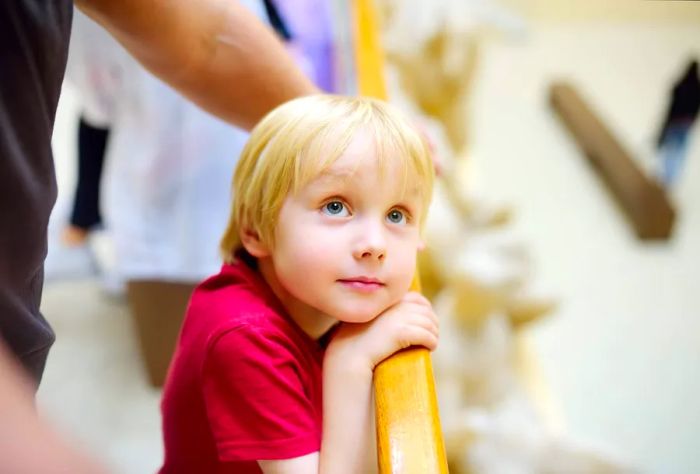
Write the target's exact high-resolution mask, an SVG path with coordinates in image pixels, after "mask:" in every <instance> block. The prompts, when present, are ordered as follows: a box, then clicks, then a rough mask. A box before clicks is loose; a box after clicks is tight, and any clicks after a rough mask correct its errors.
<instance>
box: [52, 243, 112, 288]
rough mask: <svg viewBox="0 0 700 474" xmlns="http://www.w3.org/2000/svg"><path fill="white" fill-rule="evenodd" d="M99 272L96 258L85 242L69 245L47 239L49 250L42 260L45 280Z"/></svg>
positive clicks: (88, 275)
mask: <svg viewBox="0 0 700 474" xmlns="http://www.w3.org/2000/svg"><path fill="white" fill-rule="evenodd" d="M98 273H99V269H98V266H97V260H96V259H95V255H94V253H93V252H92V250H91V248H90V246H89V245H87V244H83V245H75V246H69V245H65V244H63V243H62V242H59V241H58V240H54V239H50V240H49V252H48V255H47V256H46V261H45V262H44V278H45V280H46V282H52V281H59V280H75V279H80V278H90V277H94V276H96V275H97V274H98Z"/></svg>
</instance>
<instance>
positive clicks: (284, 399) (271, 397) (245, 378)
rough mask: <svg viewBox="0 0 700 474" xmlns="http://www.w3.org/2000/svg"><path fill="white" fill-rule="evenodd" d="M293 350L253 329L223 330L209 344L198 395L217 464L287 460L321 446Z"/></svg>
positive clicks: (272, 337) (310, 401) (311, 408)
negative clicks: (216, 456) (221, 333)
mask: <svg viewBox="0 0 700 474" xmlns="http://www.w3.org/2000/svg"><path fill="white" fill-rule="evenodd" d="M300 370H301V367H300V365H299V363H298V362H297V360H296V358H295V356H294V348H293V347H292V346H291V345H290V344H288V343H287V341H285V339H284V338H280V337H276V336H275V335H274V334H265V333H263V332H262V331H261V330H260V329H259V328H252V327H247V326H243V327H239V328H236V329H233V330H229V331H228V332H226V333H224V334H223V335H222V336H219V337H218V339H216V340H215V341H213V343H212V344H211V345H210V348H209V351H208V353H207V357H206V359H205V363H204V367H203V373H202V376H203V385H202V387H203V397H204V403H205V406H206V411H207V416H208V419H209V425H210V426H211V429H212V434H213V437H214V442H215V444H216V446H217V450H218V456H219V459H220V460H221V461H222V462H227V461H241V460H259V459H290V458H294V457H298V456H302V455H305V454H309V453H311V452H314V451H318V450H319V449H320V445H321V439H320V429H319V427H318V422H317V421H316V417H315V416H314V407H313V403H312V400H311V399H310V397H309V396H308V392H307V391H306V390H305V387H304V386H303V379H302V377H301V376H300V375H301V374H300Z"/></svg>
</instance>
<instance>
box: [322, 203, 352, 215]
mask: <svg viewBox="0 0 700 474" xmlns="http://www.w3.org/2000/svg"><path fill="white" fill-rule="evenodd" d="M323 212H324V213H325V214H328V215H329V216H347V215H348V210H347V209H346V208H345V205H344V204H343V203H342V202H340V201H331V202H329V203H327V204H324V205H323Z"/></svg>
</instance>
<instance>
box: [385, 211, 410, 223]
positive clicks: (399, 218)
mask: <svg viewBox="0 0 700 474" xmlns="http://www.w3.org/2000/svg"><path fill="white" fill-rule="evenodd" d="M386 218H387V219H389V222H391V223H392V224H405V223H406V216H405V215H404V213H403V212H401V211H399V210H398V209H392V210H391V211H389V214H387V215H386Z"/></svg>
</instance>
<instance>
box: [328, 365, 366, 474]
mask: <svg viewBox="0 0 700 474" xmlns="http://www.w3.org/2000/svg"><path fill="white" fill-rule="evenodd" d="M372 416H373V411H372V370H371V368H369V367H368V366H358V365H355V366H353V363H352V361H348V360H347V359H343V358H341V357H333V355H332V354H328V355H327V356H326V358H325V359H324V362H323V439H322V442H321V453H320V463H319V472H320V473H322V474H329V473H332V474H338V473H359V472H363V473H364V472H367V462H366V458H367V455H368V453H369V451H370V450H371V447H372V442H373V438H372V436H373V433H372V429H371V428H372V426H373V423H372Z"/></svg>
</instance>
